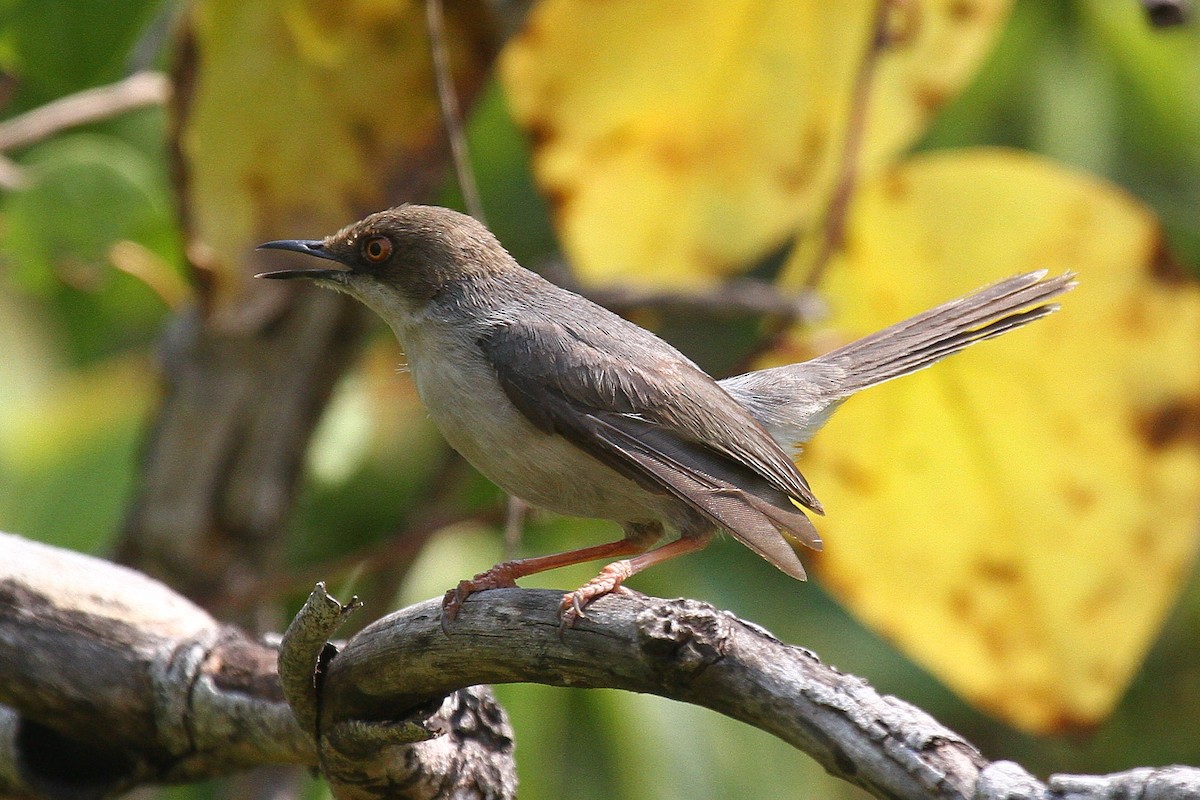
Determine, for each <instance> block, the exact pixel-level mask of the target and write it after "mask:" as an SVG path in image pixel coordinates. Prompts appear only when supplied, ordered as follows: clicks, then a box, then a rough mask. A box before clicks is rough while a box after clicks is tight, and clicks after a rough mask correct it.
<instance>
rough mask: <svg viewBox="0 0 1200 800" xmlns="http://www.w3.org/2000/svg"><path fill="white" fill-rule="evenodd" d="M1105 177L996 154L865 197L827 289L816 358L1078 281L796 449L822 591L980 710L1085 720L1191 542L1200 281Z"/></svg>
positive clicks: (882, 182) (1101, 709)
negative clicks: (980, 301) (1002, 281)
mask: <svg viewBox="0 0 1200 800" xmlns="http://www.w3.org/2000/svg"><path fill="white" fill-rule="evenodd" d="M1160 236H1161V234H1160V231H1159V230H1158V228H1157V226H1156V223H1155V219H1154V217H1153V215H1152V214H1151V212H1150V211H1149V210H1148V209H1147V208H1146V207H1145V206H1143V205H1141V204H1140V203H1139V202H1137V201H1136V200H1134V199H1133V198H1131V197H1129V196H1128V195H1126V194H1124V193H1122V192H1121V191H1119V190H1117V189H1116V188H1115V187H1113V186H1111V185H1109V184H1106V183H1104V182H1102V181H1099V180H1097V179H1093V178H1089V177H1086V176H1084V175H1081V174H1079V173H1075V172H1071V171H1069V170H1067V169H1065V168H1062V167H1058V166H1055V165H1054V164H1053V163H1051V162H1048V161H1045V160H1043V159H1041V158H1038V157H1033V156H1029V155H1023V154H1018V153H1015V152H1007V151H999V150H979V151H963V152H957V153H946V154H939V155H929V156H924V157H920V158H916V159H913V160H911V161H909V162H907V163H905V164H903V165H902V166H900V167H897V168H893V169H891V170H889V171H887V172H886V173H883V174H881V175H880V177H879V178H878V179H877V180H875V181H872V182H871V183H869V184H868V185H866V186H864V187H863V188H862V191H861V192H860V193H859V195H858V197H857V199H856V201H855V203H854V205H853V209H852V212H851V216H850V220H849V223H848V236H847V240H846V244H845V248H844V252H843V254H842V255H840V256H839V257H838V258H837V259H836V260H835V261H834V262H833V263H832V264H831V265H830V267H829V271H828V273H827V281H826V282H825V284H824V285H823V286H822V288H823V290H824V291H825V292H826V293H827V296H828V298H829V302H830V304H831V307H832V309H833V318H832V322H833V326H834V329H835V330H836V331H837V334H836V336H832V337H831V335H830V334H829V333H828V332H826V333H825V334H814V337H815V340H816V341H817V343H815V344H814V340H813V338H811V337H810V339H809V340H808V341H804V340H803V339H802V338H801V337H800V336H797V337H796V338H795V339H794V340H793V341H792V342H791V346H792V347H793V348H795V350H794V351H793V352H792V353H778V354H776V357H777V358H787V357H789V356H790V355H795V354H796V351H798V350H800V349H804V348H811V347H817V348H820V349H826V348H828V347H829V346H830V345H831V344H833V343H835V342H833V341H830V339H831V338H832V339H836V340H837V341H841V340H845V339H848V338H852V337H854V336H857V335H860V334H865V333H868V332H871V331H874V330H876V329H878V328H880V327H882V326H884V325H886V324H889V323H891V322H894V321H897V320H899V319H901V318H903V317H906V316H908V315H910V314H912V313H915V312H918V311H922V310H924V309H926V308H928V307H930V306H933V305H935V304H938V303H940V302H943V301H945V300H948V299H951V298H953V297H957V296H959V295H962V294H966V293H967V292H969V291H970V290H972V289H975V288H977V287H979V286H981V285H984V284H987V283H990V282H992V281H994V280H997V279H999V278H1002V277H1005V276H1008V275H1011V274H1014V273H1018V272H1024V271H1028V270H1033V269H1040V268H1047V269H1049V270H1051V271H1054V272H1060V271H1064V270H1074V271H1076V272H1077V273H1078V275H1079V286H1078V288H1077V289H1076V290H1075V291H1073V292H1071V293H1070V294H1068V295H1066V296H1065V297H1064V298H1062V301H1061V304H1062V306H1063V309H1062V311H1061V312H1060V313H1058V314H1054V315H1052V316H1050V317H1048V318H1047V319H1044V320H1040V321H1038V322H1036V323H1035V324H1033V325H1030V326H1029V327H1028V328H1023V329H1021V330H1019V331H1016V332H1013V333H1011V334H1008V335H1006V336H1004V337H1002V338H1000V339H998V340H995V341H993V342H989V343H986V344H982V345H980V346H978V347H975V348H972V349H971V350H970V351H968V352H966V353H963V354H960V355H957V356H954V357H953V358H951V359H949V360H947V361H945V362H942V363H940V364H938V365H936V366H935V367H933V368H932V369H929V370H927V371H924V372H922V373H919V374H916V375H912V376H909V377H905V378H903V379H901V380H898V381H894V382H891V383H888V384H886V385H884V386H880V387H878V388H875V389H871V390H868V391H867V392H865V393H863V395H862V396H860V397H856V398H854V399H852V400H851V401H850V402H849V403H847V405H846V407H845V408H843V409H842V410H841V411H840V412H839V413H838V414H837V415H835V416H834V418H833V420H832V421H831V422H830V424H829V425H828V427H827V428H825V429H824V430H823V431H822V432H821V433H820V434H819V435H818V436H817V437H816V440H815V441H814V442H812V443H811V445H810V446H809V448H808V450H807V451H806V453H805V454H804V455H803V456H802V458H801V461H800V463H801V466H802V468H803V469H804V471H805V473H806V474H807V476H808V478H809V480H810V482H811V483H812V486H813V488H814V490H815V491H816V493H817V496H818V497H820V498H821V500H822V501H823V502H824V504H825V508H826V510H827V512H828V516H827V517H826V518H825V519H823V520H821V522H820V528H821V532H822V534H823V535H824V537H825V541H826V549H825V551H824V553H823V554H821V555H820V557H819V558H818V559H817V567H818V574H819V576H820V579H821V580H822V581H823V582H824V583H825V584H826V585H827V586H828V587H829V589H830V590H831V591H832V592H833V593H834V594H835V595H836V596H837V597H839V598H840V599H841V600H842V601H843V602H844V603H845V604H846V605H847V606H849V607H850V608H851V609H852V610H853V611H854V613H856V614H857V615H859V616H860V617H861V618H862V619H864V620H865V621H866V622H867V623H868V624H870V625H871V626H873V627H875V628H876V629H877V630H879V631H881V632H882V633H883V634H884V635H886V636H887V637H889V638H891V639H892V640H893V641H895V642H896V643H898V644H899V646H900V647H902V648H903V649H904V650H906V651H907V652H908V653H910V654H911V655H912V656H913V658H915V659H916V660H917V661H919V662H920V663H922V664H924V665H925V666H926V667H928V668H929V669H930V670H931V671H932V672H934V673H935V674H936V675H938V676H939V677H940V678H941V679H942V680H943V681H945V682H946V683H947V684H948V685H949V686H951V687H952V688H954V689H956V690H957V691H958V692H960V693H961V694H962V695H963V696H964V697H965V698H967V699H968V700H970V701H971V702H972V703H974V704H976V705H977V706H979V707H982V708H984V709H986V710H989V711H990V712H992V713H993V714H995V715H996V716H998V717H1001V718H1003V719H1005V720H1008V721H1010V722H1011V723H1013V724H1016V725H1018V726H1020V727H1023V728H1025V729H1027V730H1030V731H1035V732H1047V731H1062V730H1067V729H1075V728H1079V727H1086V726H1089V725H1093V724H1095V723H1097V722H1098V721H1099V720H1101V719H1103V718H1104V716H1105V715H1106V714H1107V713H1108V712H1109V711H1110V710H1111V709H1112V707H1113V705H1114V704H1115V702H1116V701H1117V700H1118V698H1119V697H1120V696H1121V693H1122V691H1123V690H1124V688H1125V687H1126V685H1127V684H1128V682H1129V680H1130V678H1131V676H1132V675H1133V674H1134V672H1135V671H1136V669H1137V668H1138V665H1139V663H1140V662H1141V659H1142V657H1143V655H1144V654H1145V652H1146V649H1147V647H1148V646H1149V644H1150V642H1151V640H1152V639H1153V637H1154V636H1155V633H1156V631H1157V630H1158V628H1159V625H1160V624H1161V622H1162V620H1163V618H1164V615H1165V614H1166V612H1167V610H1168V609H1169V608H1170V606H1171V603H1172V601H1173V600H1174V599H1175V597H1176V595H1177V592H1178V591H1179V589H1180V587H1181V582H1182V580H1183V578H1184V577H1185V576H1186V575H1187V574H1188V572H1189V569H1190V566H1191V564H1192V562H1193V559H1194V557H1195V554H1196V550H1197V543H1198V542H1200V285H1198V284H1197V282H1196V281H1195V280H1193V279H1192V278H1189V277H1185V276H1184V275H1183V274H1182V273H1181V272H1180V271H1179V269H1178V268H1177V267H1175V266H1174V265H1172V264H1171V263H1170V261H1169V259H1168V257H1167V255H1166V253H1165V250H1164V246H1163V242H1162V240H1161V238H1160Z"/></svg>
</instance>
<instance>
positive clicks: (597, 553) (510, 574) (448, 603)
mask: <svg viewBox="0 0 1200 800" xmlns="http://www.w3.org/2000/svg"><path fill="white" fill-rule="evenodd" d="M651 541H653V540H651ZM649 544H650V542H647V541H645V540H644V539H639V538H633V539H628V538H626V539H621V540H619V541H616V542H608V543H607V544H598V545H595V546H593V547H583V548H580V549H579V550H568V551H567V552H565V553H555V554H554V555H549V556H538V557H536V558H520V559H517V560H516V561H505V562H503V563H501V564H497V565H496V566H494V567H492V568H491V569H489V570H487V571H486V572H481V573H479V574H478V575H476V576H475V577H474V578H471V579H470V580H466V581H461V582H460V583H459V584H458V586H456V587H455V588H453V589H451V590H450V591H448V592H446V596H445V598H443V600H442V627H443V628H445V626H446V623H447V622H453V621H454V618H455V617H457V616H458V610H459V608H460V607H461V606H462V604H463V601H464V600H466V599H467V598H468V597H470V596H471V595H472V594H474V593H475V592H482V591H484V590H486V589H500V588H504V587H511V586H516V585H517V583H516V581H517V578H524V577H525V576H526V575H535V574H537V573H539V572H545V571H546V570H551V569H557V568H558V567H566V566H569V565H571V564H580V563H582V562H584V561H595V560H596V559H600V558H612V557H613V556H625V555H629V554H631V553H640V552H642V551H643V550H645V549H646V547H647V546H648V545H649ZM655 552H657V551H655ZM647 555H649V554H647ZM617 563H625V562H617Z"/></svg>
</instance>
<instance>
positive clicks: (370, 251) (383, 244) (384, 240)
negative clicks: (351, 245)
mask: <svg viewBox="0 0 1200 800" xmlns="http://www.w3.org/2000/svg"><path fill="white" fill-rule="evenodd" d="M359 252H360V253H362V257H363V259H364V260H365V261H366V262H367V263H368V264H382V263H383V262H384V261H387V260H388V259H389V258H391V257H392V240H391V239H389V238H388V237H386V236H369V237H367V238H366V239H363V243H362V244H361V245H360V246H359Z"/></svg>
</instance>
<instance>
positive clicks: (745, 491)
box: [256, 204, 1075, 627]
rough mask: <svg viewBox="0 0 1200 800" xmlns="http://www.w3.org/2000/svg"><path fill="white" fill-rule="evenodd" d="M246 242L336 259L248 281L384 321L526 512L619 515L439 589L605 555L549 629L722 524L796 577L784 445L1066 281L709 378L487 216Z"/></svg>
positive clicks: (795, 509) (368, 223) (452, 600)
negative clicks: (600, 527) (592, 534)
mask: <svg viewBox="0 0 1200 800" xmlns="http://www.w3.org/2000/svg"><path fill="white" fill-rule="evenodd" d="M258 249H260V250H262V249H266V250H285V251H294V252H298V253H303V254H305V255H308V256H312V257H315V258H317V259H322V260H325V261H331V262H334V264H333V265H332V266H328V267H327V266H324V265H321V266H316V267H313V266H306V267H304V268H300V269H284V270H275V271H271V272H264V273H260V274H259V275H257V276H256V277H259V278H268V279H274V280H288V279H300V280H306V281H310V282H313V283H315V284H317V285H319V286H322V287H325V288H328V289H333V290H336V291H338V292H343V293H345V294H348V295H351V296H352V297H354V298H356V299H357V300H359V301H361V302H362V303H364V304H365V305H366V306H368V307H369V308H371V309H372V310H373V311H375V312H376V313H377V314H378V315H379V316H380V317H382V318H383V319H384V320H385V321H386V322H387V324H388V325H389V326H390V327H391V329H392V331H393V332H394V333H395V335H396V337H397V339H398V340H399V342H400V344H401V346H402V348H403V350H404V354H405V358H406V361H407V365H408V369H409V371H410V373H411V376H412V379H413V381H414V383H415V385H416V390H417V393H418V395H419V397H420V399H421V401H422V403H423V405H424V406H425V408H426V409H427V411H428V413H429V416H430V417H431V418H432V420H433V422H434V423H435V424H436V425H437V427H438V428H439V429H440V431H441V433H442V435H443V436H444V437H445V438H446V440H447V441H448V442H449V444H450V445H451V446H452V447H453V448H454V449H455V450H457V451H458V452H459V453H460V454H461V455H462V456H463V457H464V458H465V459H466V460H467V461H468V462H470V463H471V464H472V465H474V467H475V468H476V469H478V470H479V471H480V472H481V473H482V474H483V475H484V476H486V477H487V478H489V479H490V480H491V481H492V482H494V483H495V484H496V485H498V486H499V487H500V488H502V489H504V490H505V491H506V492H508V493H509V494H511V495H515V496H516V497H519V498H521V499H523V500H525V501H527V502H529V503H531V504H533V505H534V506H538V507H541V508H544V509H548V510H550V511H553V512H557V513H559V514H564V515H569V516H576V517H594V518H600V519H607V520H612V521H615V522H616V523H618V524H619V525H620V526H621V528H622V531H623V534H624V535H623V536H622V537H621V538H620V539H616V540H614V541H611V542H608V543H605V544H599V545H593V546H589V547H583V548H579V549H575V550H569V551H566V552H562V553H555V554H551V555H542V556H533V557H528V558H520V559H516V560H511V561H505V562H502V563H499V564H496V565H495V566H493V567H492V568H490V569H488V570H485V571H484V572H481V573H479V574H477V575H475V576H474V577H472V578H469V579H466V580H463V581H461V582H460V583H459V584H458V585H457V586H456V587H454V588H452V589H450V590H449V591H448V592H447V593H446V595H445V597H444V599H443V627H444V626H445V625H446V623H447V622H452V621H453V620H454V619H455V617H456V616H457V615H458V613H459V611H460V609H461V608H462V606H463V604H464V602H465V601H466V599H467V598H468V597H469V596H470V595H471V594H473V593H475V592H479V591H484V590H488V589H493V588H500V587H513V586H516V585H517V584H516V581H517V580H518V579H520V578H523V577H526V576H528V575H533V574H535V573H539V572H543V571H546V570H550V569H554V568H557V567H562V566H566V565H570V564H577V563H582V562H585V561H594V560H601V559H605V560H608V559H616V560H613V561H612V562H611V563H609V564H608V565H607V566H605V567H603V568H602V569H601V570H600V571H599V573H598V574H597V575H596V577H594V578H593V579H591V580H590V581H588V582H587V583H585V584H584V585H582V586H581V587H579V588H578V589H576V590H574V591H572V592H568V593H566V594H564V595H563V598H562V601H561V603H560V605H559V619H560V624H561V625H563V626H566V627H570V626H572V625H574V624H575V623H576V621H577V620H578V619H579V618H581V617H583V616H585V609H586V607H587V605H588V604H589V603H591V602H593V601H594V600H596V599H597V598H599V597H602V596H603V595H606V594H609V593H611V592H614V591H618V590H621V591H624V590H623V588H622V587H623V585H624V583H625V581H626V580H628V579H629V578H630V577H631V576H633V575H634V574H636V573H638V572H640V571H642V570H644V569H646V568H647V567H650V566H653V565H655V564H658V563H661V562H663V561H665V560H667V559H670V558H674V557H676V556H679V555H682V554H685V553H689V552H693V551H697V550H700V549H702V548H703V547H705V546H706V545H707V544H708V543H709V542H710V541H711V540H712V539H713V537H714V536H715V535H716V534H717V533H719V532H722V531H724V532H726V533H728V534H730V535H732V536H733V537H734V538H735V539H736V540H737V541H739V542H740V543H741V544H743V545H745V546H746V547H748V548H749V549H750V550H752V551H754V552H755V553H757V554H758V555H760V556H762V557H763V558H764V559H766V560H767V561H768V562H770V563H771V564H773V565H774V566H775V567H777V568H778V569H780V570H781V571H783V572H784V573H786V574H787V575H790V576H791V577H793V578H796V579H798V580H804V579H805V578H806V574H805V570H804V566H803V564H802V563H801V561H800V558H799V557H798V555H797V553H798V552H802V551H803V550H804V549H805V548H808V549H812V550H820V549H821V547H822V541H821V537H820V535H819V534H818V533H817V530H816V527H815V526H814V524H813V522H812V520H811V519H810V518H809V516H808V513H809V512H811V513H813V514H818V515H820V514H823V513H824V509H823V507H822V505H821V503H820V501H818V500H817V497H816V496H815V495H814V493H813V490H812V488H811V487H810V485H809V483H808V481H807V480H806V479H805V477H804V476H803V475H802V474H801V473H800V471H799V469H798V468H797V466H796V463H795V459H794V455H796V451H797V450H798V448H799V447H800V446H801V445H802V444H804V443H805V442H807V441H809V439H811V437H812V436H813V434H815V433H816V431H817V430H818V429H819V428H820V427H821V426H822V425H823V424H824V423H825V422H826V420H828V418H829V417H830V415H831V414H832V413H833V412H834V411H835V410H836V409H837V408H838V407H839V406H840V405H841V404H842V403H843V402H844V401H845V400H846V399H847V398H849V397H850V396H851V395H853V394H855V393H856V392H859V391H861V390H863V389H866V388H868V387H871V386H875V385H877V384H880V383H883V382H885V381H889V380H892V379H893V378H897V377H900V376H902V375H907V374H909V373H912V372H915V371H917V370H920V369H924V368H925V367H928V366H930V365H931V364H933V363H935V362H937V361H939V360H941V359H942V358H945V357H946V356H948V355H951V354H953V353H957V352H959V351H960V350H962V349H963V348H965V347H968V346H969V345H972V344H974V343H976V342H981V341H984V340H986V339H991V338H993V337H995V336H999V335H1001V334H1003V333H1005V332H1007V331H1010V330H1013V329H1015V328H1019V327H1022V326H1024V325H1026V324H1028V323H1030V322H1033V321H1034V320H1037V319H1041V318H1042V317H1044V316H1046V315H1048V314H1050V313H1052V312H1054V311H1056V310H1058V305H1057V304H1054V303H1050V302H1048V301H1049V300H1051V299H1053V298H1055V297H1056V296H1058V295H1060V294H1062V293H1063V292H1065V291H1067V290H1069V289H1071V288H1072V287H1073V286H1074V285H1075V278H1074V275H1073V273H1070V272H1066V273H1064V274H1061V275H1058V276H1055V277H1047V274H1048V273H1047V271H1046V270H1039V271H1035V272H1028V273H1025V274H1021V275H1016V276H1013V277H1011V278H1008V279H1006V280H1002V281H1000V282H998V283H995V284H993V285H991V286H988V287H985V288H983V289H980V290H979V291H977V292H975V293H973V294H970V295H967V296H965V297H962V298H959V299H957V300H952V301H950V302H947V303H944V304H942V305H939V306H937V307H936V308H933V309H930V310H929V311H926V312H924V313H922V314H919V315H917V316H914V317H912V318H910V319H907V320H904V321H902V322H899V323H896V324H894V325H892V326H890V327H887V328H884V329H883V330H880V331H878V332H877V333H874V334H871V335H869V336H866V337H864V338H862V339H859V340H857V341H854V342H851V343H850V344H847V345H845V346H843V347H839V348H837V349H835V350H833V351H831V352H828V353H826V354H824V355H821V356H818V357H816V358H813V359H811V360H808V361H804V362H799V363H795V364H789V365H785V366H779V367H773V368H770V369H762V370H758V371H754V372H749V373H746V374H743V375H738V376H735V377H731V378H726V379H724V380H721V381H717V380H715V379H713V378H712V377H711V376H710V375H708V374H707V373H706V372H704V371H703V370H702V369H701V368H700V367H698V366H697V365H696V364H695V363H693V362H692V361H691V360H690V359H688V358H687V357H686V356H685V355H683V354H682V353H681V352H679V351H678V350H677V349H676V348H675V347H673V346H671V345H670V344H668V343H667V342H665V341H664V340H662V339H661V338H659V337H658V336H656V335H655V334H654V333H652V332H650V331H648V330H646V329H645V328H642V327H641V326H639V325H636V324H635V323H633V322H631V321H629V320H626V319H624V318H622V317H620V316H618V315H616V314H614V313H613V312H611V311H609V310H608V309H605V308H603V307H602V306H600V305H597V304H596V303H593V302H592V301H590V300H588V299H587V298H585V297H583V296H581V295H579V294H576V293H574V292H572V291H569V290H567V289H565V288H562V287H560V286H558V285H556V284H554V283H552V282H550V281H548V280H546V279H545V278H543V277H542V276H540V275H538V274H536V273H534V272H532V271H530V270H528V269H525V268H524V267H522V266H521V265H520V264H519V263H517V261H516V260H515V259H514V258H513V257H512V256H511V255H510V254H509V253H508V251H507V250H505V249H504V247H503V246H502V245H501V243H500V242H499V241H498V240H497V238H496V237H495V236H494V235H493V234H492V233H491V232H490V231H489V230H488V229H487V228H486V227H485V226H484V225H482V224H481V223H480V222H478V221H477V220H475V219H474V218H473V217H470V216H468V215H466V214H462V213H459V212H457V211H453V210H451V209H447V208H441V207H438V206H427V205H417V204H405V205H401V206H397V207H395V208H390V209H387V210H384V211H379V212H377V213H374V214H371V215H369V216H367V217H366V218H364V219H362V220H360V221H358V222H355V223H353V224H351V225H348V226H346V227H345V228H343V229H342V230H340V231H338V232H337V233H334V234H332V235H329V236H326V237H325V238H323V239H285V240H277V241H271V242H266V243H264V244H261V245H259V247H258Z"/></svg>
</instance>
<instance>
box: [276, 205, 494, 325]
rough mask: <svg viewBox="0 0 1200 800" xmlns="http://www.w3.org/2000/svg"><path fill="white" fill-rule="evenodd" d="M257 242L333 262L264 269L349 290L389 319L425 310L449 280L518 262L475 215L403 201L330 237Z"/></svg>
mask: <svg viewBox="0 0 1200 800" xmlns="http://www.w3.org/2000/svg"><path fill="white" fill-rule="evenodd" d="M258 249H259V250H291V251H294V252H297V253H304V254H305V255H308V256H315V257H316V258H320V259H325V260H327V261H332V262H335V264H336V266H333V267H325V268H322V267H309V268H304V269H285V270H277V271H274V272H264V273H261V274H259V275H256V276H255V277H258V278H272V279H276V280H283V279H292V278H303V279H305V280H310V281H313V282H315V283H317V284H319V285H321V286H324V287H326V288H330V289H335V290H337V291H341V292H345V293H346V294H349V295H352V296H353V297H355V298H357V299H359V300H361V301H362V302H363V303H365V304H366V305H368V306H370V307H371V308H372V309H374V310H375V311H376V312H378V313H379V314H380V315H381V316H383V317H384V318H385V319H387V320H388V321H389V322H403V321H404V320H405V318H407V317H410V316H412V315H413V314H416V313H418V312H420V311H421V310H422V309H423V308H425V306H426V305H428V303H429V302H430V301H431V300H433V299H434V298H435V297H437V296H438V295H439V294H441V293H442V292H443V291H444V290H445V289H446V288H447V287H448V286H450V285H453V284H459V283H462V282H464V281H470V280H473V279H485V280H486V279H489V278H494V277H495V276H496V275H497V274H498V273H499V272H502V271H504V270H506V269H509V268H510V267H511V266H512V265H515V262H513V261H512V258H511V256H509V255H508V253H507V252H506V251H505V250H504V248H503V247H502V246H501V245H500V243H499V242H498V241H497V240H496V238H495V237H494V236H493V235H492V234H491V232H489V231H488V230H487V228H485V227H484V226H483V225H482V224H480V223H479V222H478V221H476V220H475V219H474V218H472V217H469V216H467V215H465V214H460V213H458V212H457V211H451V210H450V209H448V208H439V207H437V206H421V205H403V206H397V207H396V208H390V209H388V210H386V211H380V212H378V213H375V214H372V215H371V216H369V217H367V218H365V219H363V220H361V221H359V222H356V223H354V224H353V225H348V226H346V227H345V228H343V229H342V230H340V231H338V232H337V233H335V234H333V235H331V236H327V237H325V238H324V239H281V240H278V241H274V242H266V243H265V244H260V245H259V246H258Z"/></svg>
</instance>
